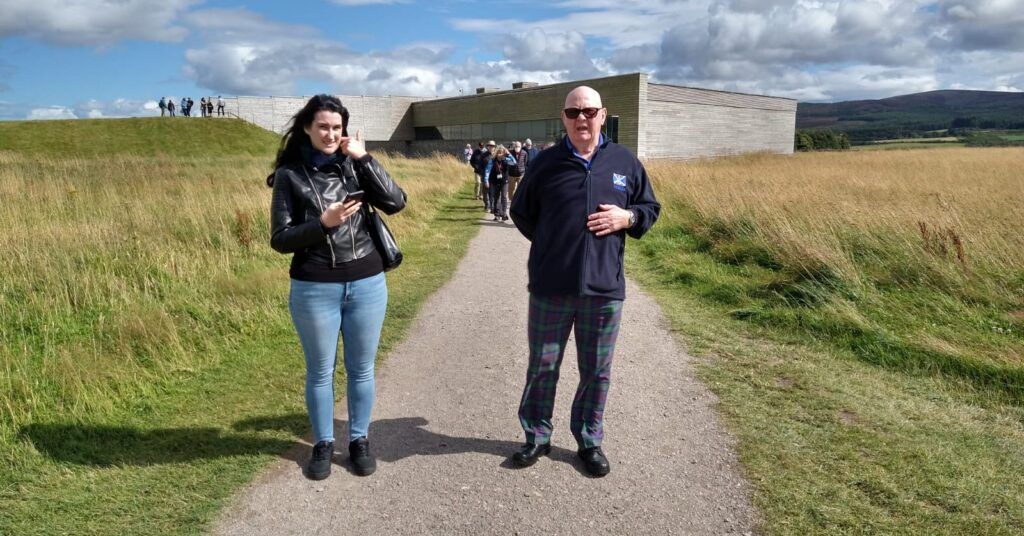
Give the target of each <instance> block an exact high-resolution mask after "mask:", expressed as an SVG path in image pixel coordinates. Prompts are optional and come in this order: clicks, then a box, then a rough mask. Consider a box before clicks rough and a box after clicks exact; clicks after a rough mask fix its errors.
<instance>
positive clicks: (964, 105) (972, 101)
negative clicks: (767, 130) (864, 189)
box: [796, 89, 1024, 141]
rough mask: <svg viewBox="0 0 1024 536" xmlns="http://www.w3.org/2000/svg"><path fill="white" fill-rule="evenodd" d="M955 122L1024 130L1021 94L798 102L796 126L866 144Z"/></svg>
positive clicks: (937, 94) (951, 92) (972, 93)
mask: <svg viewBox="0 0 1024 536" xmlns="http://www.w3.org/2000/svg"><path fill="white" fill-rule="evenodd" d="M958 118H960V120H961V121H960V123H970V125H971V126H976V127H979V128H996V129H1024V93H1009V92H1002V91H964V90H951V89H950V90H940V91H928V92H925V93H914V94H912V95H900V96H898V97H889V98H887V99H877V100H857V101H845V102H834V103H822V104H819V103H805V102H801V103H799V104H798V105H797V112H796V127H797V128H798V129H805V128H831V129H833V130H840V131H844V132H846V133H847V134H848V135H849V136H850V139H851V140H854V141H866V140H876V139H889V138H904V137H913V136H920V135H922V134H924V133H926V132H928V131H935V130H940V129H947V128H949V127H950V126H952V125H953V121H954V120H957V119H958Z"/></svg>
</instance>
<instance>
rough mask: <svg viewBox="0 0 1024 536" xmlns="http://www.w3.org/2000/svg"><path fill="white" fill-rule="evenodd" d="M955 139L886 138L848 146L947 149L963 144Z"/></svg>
mask: <svg viewBox="0 0 1024 536" xmlns="http://www.w3.org/2000/svg"><path fill="white" fill-rule="evenodd" d="M932 140H936V141H932ZM956 140H957V138H953V139H951V140H950V139H945V138H915V139H906V140H887V141H879V142H874V143H867V144H864V145H854V146H852V147H850V148H851V149H853V150H854V151H891V150H902V149H939V148H946V149H948V148H950V147H963V146H964V144H963V142H960V141H956Z"/></svg>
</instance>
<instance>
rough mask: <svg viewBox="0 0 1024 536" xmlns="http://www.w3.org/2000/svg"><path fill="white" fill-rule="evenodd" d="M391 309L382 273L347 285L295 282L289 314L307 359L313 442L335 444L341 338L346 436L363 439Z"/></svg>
mask: <svg viewBox="0 0 1024 536" xmlns="http://www.w3.org/2000/svg"><path fill="white" fill-rule="evenodd" d="M387 305H388V286H387V282H386V281H385V280H384V273H383V272H381V273H379V274H377V275H375V276H370V277H367V278H365V279H359V280H357V281H351V282H348V283H314V282H310V281H297V280H295V279H292V285H291V293H290V294H289V296H288V309H289V310H290V311H291V313H292V322H293V323H294V324H295V331H296V332H298V334H299V341H300V342H301V343H302V352H303V353H304V354H305V356H306V409H307V410H308V411H309V420H310V422H311V423H312V424H313V438H314V443H316V442H319V441H334V369H335V360H336V358H337V355H338V335H339V334H340V335H341V338H342V346H343V351H344V358H345V373H346V376H347V377H348V390H347V391H348V392H347V395H348V437H349V441H352V440H354V439H356V438H359V437H365V436H366V434H367V430H368V429H369V427H370V412H371V411H372V410H373V400H374V392H375V386H374V380H373V365H374V360H375V358H376V357H377V344H378V343H379V342H380V330H381V327H383V325H384V313H385V312H386V310H387Z"/></svg>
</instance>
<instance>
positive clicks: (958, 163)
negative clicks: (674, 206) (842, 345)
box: [648, 148, 1024, 287]
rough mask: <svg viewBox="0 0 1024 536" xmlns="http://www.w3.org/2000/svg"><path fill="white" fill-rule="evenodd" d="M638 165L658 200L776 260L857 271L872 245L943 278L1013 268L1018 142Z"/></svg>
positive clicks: (1019, 240) (1023, 206)
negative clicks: (746, 239)
mask: <svg viewBox="0 0 1024 536" xmlns="http://www.w3.org/2000/svg"><path fill="white" fill-rule="evenodd" d="M648 169H649V171H650V172H651V174H652V175H653V176H654V177H655V180H656V183H655V184H656V187H657V191H658V193H659V195H660V196H662V197H663V198H664V199H666V200H668V201H669V202H670V203H671V202H679V203H682V204H684V205H685V206H686V207H688V208H690V209H692V210H694V211H696V213H697V214H698V215H699V216H700V218H701V219H703V220H705V221H708V222H716V221H717V222H722V223H723V224H725V225H726V226H727V227H729V228H732V229H736V230H738V232H741V233H746V234H747V235H748V236H750V237H752V238H753V239H754V240H756V241H757V242H759V243H760V244H762V245H764V246H765V247H767V248H769V249H770V250H771V251H772V252H773V253H774V254H775V255H778V256H779V258H780V259H781V260H782V261H783V262H784V263H785V264H786V265H790V266H808V267H813V266H821V265H824V266H827V267H830V268H832V269H834V270H836V271H837V272H838V273H840V274H842V275H843V276H844V277H845V278H847V279H849V280H852V281H858V282H860V281H861V280H862V278H863V276H865V275H866V274H864V273H863V271H862V270H861V269H860V268H859V264H861V263H860V262H859V261H858V259H859V258H861V257H862V256H863V255H864V254H872V253H873V252H874V253H878V254H887V255H898V256H903V257H904V260H906V261H908V262H911V263H914V264H917V263H924V264H928V265H930V266H931V267H933V268H934V269H937V270H940V271H941V272H942V273H943V274H945V275H948V276H950V277H954V278H960V277H970V274H971V273H973V272H975V271H978V270H980V271H983V272H984V273H985V274H987V275H986V277H989V278H992V279H990V280H989V281H987V283H990V284H992V285H994V286H995V287H998V286H1000V285H1001V282H1000V281H999V280H998V278H999V277H1011V276H1012V275H1013V274H1019V273H1021V271H1022V269H1024V151H1021V150H1020V149H960V148H955V149H937V150H933V151H891V152H881V151H877V152H876V151H872V152H850V153H805V154H796V155H793V156H771V155H749V156H744V157H737V158H723V159H716V160H704V161H697V162H692V163H678V162H675V163H673V162H669V161H654V162H650V163H649V164H648ZM670 217H671V216H670ZM957 274H959V275H957Z"/></svg>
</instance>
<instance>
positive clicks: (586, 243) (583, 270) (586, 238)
mask: <svg viewBox="0 0 1024 536" xmlns="http://www.w3.org/2000/svg"><path fill="white" fill-rule="evenodd" d="M594 156H597V155H594ZM591 160H593V158H591ZM591 163H593V162H591ZM583 184H584V186H585V187H586V188H587V209H586V210H585V211H583V230H584V232H583V258H582V259H580V290H579V295H580V296H583V286H584V285H583V282H584V281H585V278H586V276H587V254H588V253H589V251H588V250H589V249H590V239H591V236H590V234H591V233H590V229H589V228H588V227H587V223H589V222H590V220H589V219H588V218H589V217H590V166H587V176H586V177H584V178H583Z"/></svg>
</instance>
